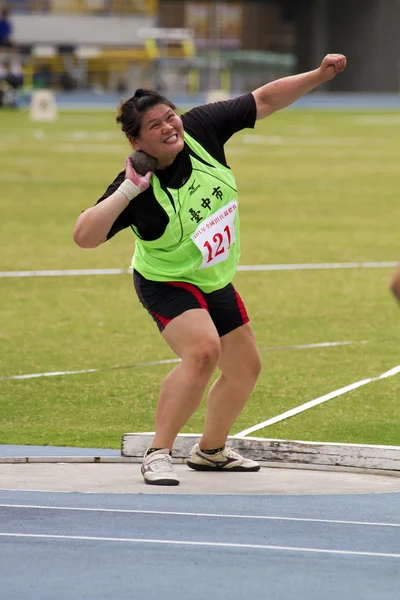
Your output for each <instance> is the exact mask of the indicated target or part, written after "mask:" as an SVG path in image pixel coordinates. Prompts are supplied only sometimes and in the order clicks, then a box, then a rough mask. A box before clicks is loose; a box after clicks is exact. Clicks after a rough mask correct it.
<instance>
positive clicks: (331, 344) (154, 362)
mask: <svg viewBox="0 0 400 600" xmlns="http://www.w3.org/2000/svg"><path fill="white" fill-rule="evenodd" d="M398 340H399V338H388V339H385V340H358V341H342V342H317V343H315V344H295V345H293V346H275V347H271V348H261V349H260V352H282V351H284V350H310V349H312V348H329V347H334V346H350V345H354V344H375V343H384V342H395V341H396V342H397V341H398ZM180 360H181V359H180V358H167V359H163V360H150V361H147V362H142V363H134V364H132V365H117V366H115V367H107V368H103V369H100V368H97V369H83V370H77V371H49V372H44V373H26V374H24V375H10V376H9V377H0V381H12V380H13V379H35V378H38V377H57V376H60V375H79V374H82V373H99V372H104V371H117V370H120V369H134V368H137V367H153V366H157V365H166V364H170V363H171V364H172V363H178V362H180Z"/></svg>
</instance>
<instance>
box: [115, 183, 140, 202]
mask: <svg viewBox="0 0 400 600" xmlns="http://www.w3.org/2000/svg"><path fill="white" fill-rule="evenodd" d="M118 191H119V192H121V194H123V195H124V196H125V198H126V199H127V200H129V201H131V200H132V199H133V198H135V197H136V196H138V195H139V194H140V192H141V190H140V189H139V188H138V186H137V185H135V184H134V183H133V181H131V180H130V179H125V181H123V182H122V183H121V185H120V186H119V188H118Z"/></svg>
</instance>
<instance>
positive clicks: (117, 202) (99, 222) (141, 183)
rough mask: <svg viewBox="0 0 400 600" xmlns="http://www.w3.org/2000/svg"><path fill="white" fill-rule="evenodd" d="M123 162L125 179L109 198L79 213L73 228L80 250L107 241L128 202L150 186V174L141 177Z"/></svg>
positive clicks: (128, 164)
mask: <svg viewBox="0 0 400 600" xmlns="http://www.w3.org/2000/svg"><path fill="white" fill-rule="evenodd" d="M128 160H129V159H126V161H125V165H124V166H125V173H126V179H125V180H124V181H123V182H122V183H121V185H120V186H119V187H118V188H117V189H116V190H115V192H113V193H112V194H111V195H110V196H108V197H107V198H105V199H104V200H102V201H101V202H99V203H98V204H96V205H95V206H92V207H91V208H88V209H87V210H85V211H84V212H83V213H81V214H80V215H79V217H78V219H77V221H76V223H75V227H74V241H75V243H76V244H78V246H80V247H81V248H96V247H97V246H100V244H102V243H103V242H105V241H106V239H107V234H108V232H109V231H110V229H111V227H112V226H113V224H114V222H115V220H116V219H117V217H119V215H120V214H121V213H122V211H123V210H124V209H125V208H126V207H127V206H128V204H129V202H130V201H131V200H133V198H135V197H136V196H138V195H139V194H140V193H141V192H144V191H145V190H146V189H147V188H148V187H149V185H150V178H151V176H152V173H151V172H149V173H147V174H146V175H144V176H143V177H142V176H141V175H139V174H137V173H136V171H135V170H134V169H133V167H132V165H131V164H130V160H129V162H128Z"/></svg>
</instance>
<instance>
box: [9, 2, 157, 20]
mask: <svg viewBox="0 0 400 600" xmlns="http://www.w3.org/2000/svg"><path fill="white" fill-rule="evenodd" d="M6 4H7V5H8V7H9V8H10V10H11V12H12V13H25V14H27V13H28V14H49V13H58V14H60V13H66V14H71V13H72V14H73V13H75V14H81V13H85V14H92V15H96V14H97V15H127V14H129V15H145V16H155V15H156V14H157V11H158V0H12V1H11V2H10V1H9V2H8V3H6Z"/></svg>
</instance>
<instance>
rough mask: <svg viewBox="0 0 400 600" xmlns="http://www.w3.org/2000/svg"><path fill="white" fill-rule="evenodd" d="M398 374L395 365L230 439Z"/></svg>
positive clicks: (399, 366)
mask: <svg viewBox="0 0 400 600" xmlns="http://www.w3.org/2000/svg"><path fill="white" fill-rule="evenodd" d="M398 373H400V365H397V366H396V367H393V368H392V369H389V370H388V371H385V372H384V373H382V374H381V375H379V376H378V377H369V378H368V379H362V380H361V381H356V382H355V383H351V384H350V385H346V386H344V387H342V388H339V389H338V390H335V391H333V392H330V393H329V394H325V395H324V396H320V397H319V398H315V400H310V401H309V402H306V403H305V404H300V406H297V407H296V408H292V409H291V410H287V411H286V412H284V413H281V414H280V415H277V416H276V417H272V418H271V419H267V420H266V421H263V422H262V423H258V424H257V425H254V426H253V427H249V428H248V429H244V430H243V431H239V433H237V434H236V435H234V436H232V437H234V438H243V437H245V436H246V435H249V433H253V432H254V431H259V430H260V429H264V427H268V426H269V425H273V424H274V423H279V421H283V420H284V419H289V418H290V417H293V416H294V415H298V414H299V413H301V412H304V411H305V410H308V409H310V408H313V407H314V406H317V405H318V404H322V403H323V402H327V400H331V399H332V398H337V397H338V396H342V395H343V394H346V393H347V392H351V391H352V390H355V389H357V388H359V387H361V386H363V385H367V383H372V382H373V381H379V380H380V379H386V378H387V377H393V375H397V374H398Z"/></svg>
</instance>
